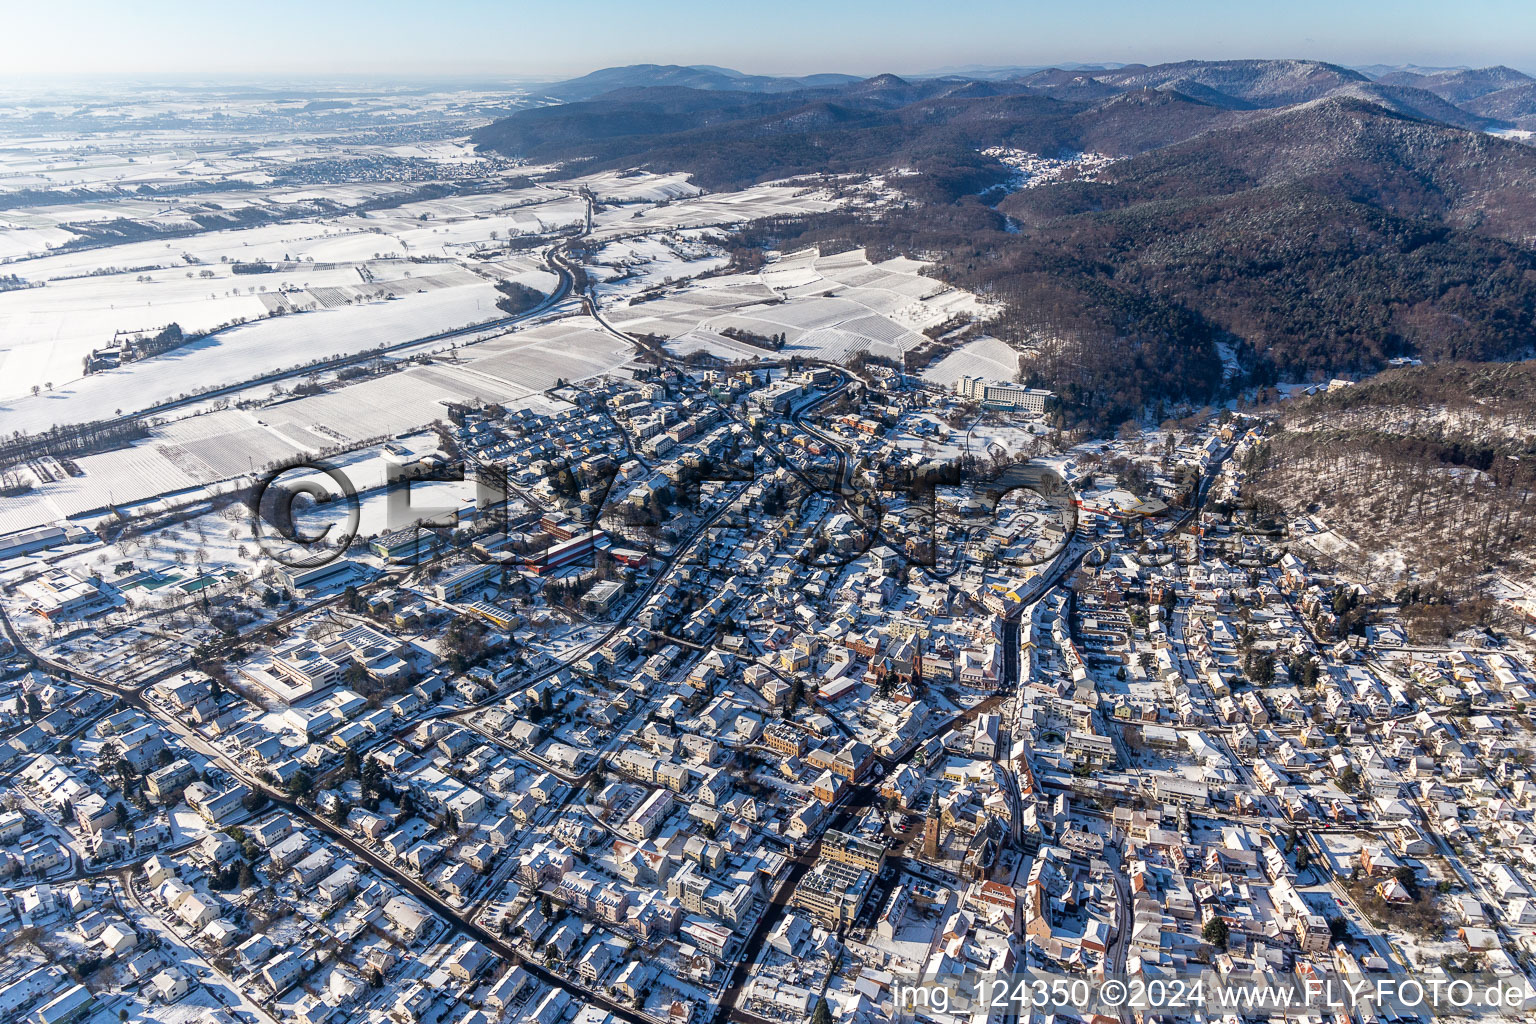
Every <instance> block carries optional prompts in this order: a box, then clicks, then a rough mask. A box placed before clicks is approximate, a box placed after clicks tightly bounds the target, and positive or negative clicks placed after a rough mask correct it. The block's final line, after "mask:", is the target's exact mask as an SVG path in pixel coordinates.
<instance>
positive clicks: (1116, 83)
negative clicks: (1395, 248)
mask: <svg viewBox="0 0 1536 1024" xmlns="http://www.w3.org/2000/svg"><path fill="white" fill-rule="evenodd" d="M907 77H908V78H909V79H911V80H914V81H924V80H932V79H942V80H961V81H975V82H992V83H1007V84H1009V85H1012V86H1022V87H1024V88H1026V89H1028V90H1030V91H1039V92H1044V93H1047V94H1057V93H1070V94H1072V96H1073V97H1074V98H1078V99H1083V98H1089V97H1090V96H1092V97H1093V98H1104V97H1106V96H1108V95H1112V94H1113V93H1116V92H1124V91H1127V90H1130V89H1138V88H1151V89H1172V90H1175V91H1177V92H1180V93H1182V94H1183V95H1186V96H1189V97H1190V98H1192V99H1198V100H1205V101H1206V102H1209V103H1212V104H1214V105H1215V106H1221V107H1227V108H1230V109H1257V108H1262V107H1272V106H1278V105H1281V104H1285V103H1297V102H1304V101H1306V100H1310V99H1318V98H1321V97H1322V96H1325V95H1330V94H1333V93H1337V92H1341V91H1349V93H1350V94H1352V95H1356V96H1364V97H1367V98H1374V99H1376V100H1377V101H1378V102H1382V103H1383V104H1384V105H1385V106H1388V107H1389V108H1391V109H1395V110H1399V111H1401V112H1404V113H1409V114H1411V115H1412V116H1418V117H1427V118H1431V119H1434V120H1440V121H1444V122H1445V123H1447V124H1455V125H1458V126H1460V127H1467V128H1480V129H1489V128H1511V127H1519V128H1526V129H1536V78H1532V77H1531V76H1529V75H1526V74H1524V73H1523V72H1520V71H1516V70H1515V69H1513V68H1508V67H1502V66H1498V67H1488V68H1425V67H1420V66H1418V65H1384V64H1375V65H1369V66H1366V67H1362V68H1347V67H1343V66H1340V65H1336V64H1326V63H1322V62H1319V61H1305V60H1238V61H1193V60H1191V61H1181V62H1178V63H1173V64H1158V65H1152V66H1148V65H1144V64H1116V63H1094V64H1065V65H1060V66H1053V67H1038V66H1021V65H963V66H953V67H943V68H937V69H934V70H932V71H926V72H923V73H921V74H917V75H910V76H907ZM859 81H862V79H860V78H859V77H857V76H854V75H844V74H817V75H802V76H775V75H749V74H745V73H743V72H741V71H736V70H734V69H731V68H724V67H718V66H715V65H706V64H695V65H687V66H684V65H676V64H633V65H629V66H627V67H614V68H604V69H602V70H600V71H594V72H592V73H591V74H588V75H583V76H582V77H580V78H573V79H570V80H567V81H563V82H556V83H553V84H551V85H548V86H544V87H543V88H542V89H540V90H539V92H540V93H541V94H542V95H545V96H547V97H549V98H551V99H556V100H560V101H562V102H567V103H569V102H579V101H582V100H589V99H593V98H595V97H598V96H602V95H603V94H605V93H610V92H616V91H621V90H633V89H649V88H671V87H678V88H685V89H698V90H708V91H728V92H748V93H793V92H801V91H805V90H815V89H825V88H836V87H839V86H847V85H852V84H854V83H857V82H859ZM1372 84H1374V85H1376V86H1377V87H1378V88H1377V89H1374V90H1373V89H1370V88H1369V86H1371V85H1372ZM1402 90H1419V91H1422V92H1425V93H1429V94H1431V95H1432V96H1433V97H1435V99H1437V100H1440V101H1442V102H1439V103H1436V102H1434V100H1431V99H1429V98H1427V97H1424V96H1420V95H1418V94H1417V93H1414V92H1404V91H1402ZM1453 108H1456V109H1453Z"/></svg>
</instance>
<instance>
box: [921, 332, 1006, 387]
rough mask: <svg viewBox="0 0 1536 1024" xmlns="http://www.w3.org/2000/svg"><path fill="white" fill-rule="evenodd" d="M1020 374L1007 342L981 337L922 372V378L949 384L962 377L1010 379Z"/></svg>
mask: <svg viewBox="0 0 1536 1024" xmlns="http://www.w3.org/2000/svg"><path fill="white" fill-rule="evenodd" d="M1018 375H1019V354H1018V352H1016V351H1014V349H1012V348H1011V347H1010V346H1009V345H1008V343H1007V342H1004V341H1000V340H999V339H997V338H992V337H984V338H977V339H975V340H974V341H968V342H966V343H965V344H964V345H962V346H960V347H959V348H957V349H955V350H954V351H953V352H951V353H949V354H948V355H946V356H945V357H944V358H943V359H940V360H939V361H938V362H936V363H934V364H933V365H932V366H930V367H928V369H926V370H924V371H923V380H926V381H928V382H929V383H930V384H938V385H941V386H943V387H949V386H950V385H952V384H954V383H955V381H957V380H959V379H960V378H961V377H980V378H983V379H985V380H1013V379H1015V378H1016V377H1017V376H1018Z"/></svg>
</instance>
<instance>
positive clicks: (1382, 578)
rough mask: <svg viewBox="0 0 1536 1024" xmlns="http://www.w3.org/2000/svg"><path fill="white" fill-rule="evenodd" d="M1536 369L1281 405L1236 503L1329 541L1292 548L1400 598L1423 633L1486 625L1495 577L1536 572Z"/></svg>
mask: <svg viewBox="0 0 1536 1024" xmlns="http://www.w3.org/2000/svg"><path fill="white" fill-rule="evenodd" d="M1533 394H1536V363H1515V364H1491V365H1490V364H1467V363H1447V364H1442V365H1440V366H1425V367H1413V368H1405V369H1394V370H1388V371H1386V372H1385V373H1382V374H1381V375H1379V376H1377V377H1375V378H1373V379H1372V380H1370V381H1367V382H1364V383H1361V384H1357V385H1355V386H1353V387H1346V388H1342V389H1340V390H1335V391H1329V392H1325V393H1321V394H1318V395H1315V396H1312V397H1309V398H1305V399H1302V400H1299V401H1293V402H1286V403H1283V404H1282V405H1281V406H1279V407H1278V408H1276V409H1275V410H1274V414H1275V416H1276V420H1277V423H1278V426H1279V428H1280V429H1279V430H1278V432H1277V433H1275V434H1274V435H1273V436H1272V437H1271V438H1270V439H1268V440H1266V441H1265V442H1264V443H1263V444H1262V445H1260V446H1259V447H1258V448H1257V449H1255V450H1254V452H1253V453H1252V455H1251V457H1250V458H1249V459H1248V461H1247V463H1246V464H1245V467H1244V468H1245V469H1246V470H1247V472H1248V479H1247V480H1246V481H1245V483H1244V496H1245V498H1246V500H1249V501H1251V502H1252V503H1253V504H1254V505H1255V506H1256V507H1258V508H1259V509H1260V510H1261V511H1262V512H1264V513H1267V514H1270V515H1274V516H1276V517H1277V518H1280V519H1283V520H1285V521H1292V520H1295V519H1296V518H1298V517H1301V516H1304V515H1312V516H1314V517H1315V518H1316V519H1317V520H1318V521H1320V522H1321V523H1322V524H1323V525H1325V526H1327V527H1329V528H1330V530H1329V531H1328V532H1326V533H1323V534H1318V535H1311V534H1309V532H1308V531H1307V530H1305V529H1302V530H1296V531H1293V533H1294V534H1295V535H1296V538H1297V543H1298V544H1300V545H1302V546H1305V547H1307V548H1309V549H1310V550H1312V551H1314V552H1318V553H1321V554H1323V555H1324V556H1325V557H1327V558H1330V559H1332V560H1334V561H1336V562H1338V563H1339V564H1341V565H1342V566H1344V567H1345V568H1347V569H1349V570H1350V571H1351V572H1353V573H1355V574H1358V575H1359V576H1361V577H1364V578H1366V579H1369V580H1372V581H1374V582H1377V583H1379V584H1381V585H1382V587H1383V591H1384V593H1385V595H1386V596H1387V597H1388V598H1389V599H1391V598H1394V597H1396V598H1400V599H1401V600H1402V601H1403V602H1404V603H1405V605H1406V607H1405V617H1406V618H1407V620H1408V621H1409V622H1410V623H1411V624H1412V625H1413V626H1414V627H1415V629H1416V630H1418V631H1420V632H1425V633H1428V634H1437V633H1439V634H1443V633H1445V632H1448V631H1451V630H1454V629H1456V628H1459V627H1460V626H1462V625H1466V624H1468V623H1470V622H1475V621H1479V620H1480V619H1485V618H1486V616H1487V615H1488V614H1490V613H1491V612H1492V610H1493V606H1492V604H1491V603H1488V602H1486V601H1485V600H1483V599H1482V598H1481V597H1480V594H1481V593H1482V592H1483V589H1484V588H1483V584H1485V583H1486V582H1487V581H1488V580H1489V578H1490V577H1491V576H1493V575H1494V574H1496V573H1499V572H1509V573H1513V574H1515V575H1517V576H1518V575H1521V574H1523V573H1528V572H1529V571H1530V570H1531V568H1532V567H1533V564H1536V405H1533V404H1532V402H1531V395H1533Z"/></svg>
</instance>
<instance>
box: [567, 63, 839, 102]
mask: <svg viewBox="0 0 1536 1024" xmlns="http://www.w3.org/2000/svg"><path fill="white" fill-rule="evenodd" d="M857 81H859V79H858V76H856V75H832V74H828V75H806V76H804V77H801V78H777V77H773V76H769V75H747V74H743V73H742V72H740V71H733V70H731V69H730V68H720V67H714V66H711V65H705V64H697V65H693V66H689V67H684V66H681V65H677V64H632V65H630V66H628V67H622V68H603V69H602V70H601V71H594V72H592V73H591V74H589V75H582V76H581V77H580V78H572V79H570V80H569V81H565V82H556V83H555V84H553V85H550V86H546V87H544V88H543V89H541V90H538V91H539V92H541V93H542V94H543V95H546V96H550V97H553V98H554V99H557V100H562V101H565V102H572V101H576V100H586V99H591V98H592V97H594V96H600V95H602V94H603V93H606V92H613V91H614V90H617V89H645V88H655V87H666V86H674V87H680V88H684V89H707V90H726V91H729V92H793V91H795V90H797V89H815V88H820V87H824V86H837V85H847V84H849V83H852V82H857Z"/></svg>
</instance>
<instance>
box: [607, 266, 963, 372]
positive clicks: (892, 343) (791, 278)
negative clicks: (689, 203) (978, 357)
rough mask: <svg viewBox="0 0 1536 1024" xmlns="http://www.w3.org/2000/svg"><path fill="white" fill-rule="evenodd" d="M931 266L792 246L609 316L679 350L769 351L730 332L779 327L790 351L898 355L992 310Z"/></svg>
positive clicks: (753, 354)
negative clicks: (757, 267)
mask: <svg viewBox="0 0 1536 1024" xmlns="http://www.w3.org/2000/svg"><path fill="white" fill-rule="evenodd" d="M925 265H926V264H923V263H920V262H918V261H916V260H909V259H903V258H897V259H892V260H886V261H885V262H883V263H871V262H870V261H869V259H868V258H867V257H866V256H865V254H864V252H863V251H862V250H853V251H850V252H843V253H838V254H836V255H831V256H819V255H817V254H816V253H815V252H814V251H805V252H799V253H792V254H789V255H786V256H784V257H782V258H780V259H778V260H777V261H775V262H773V263H770V264H769V265H768V266H767V267H765V268H764V269H763V270H762V271H760V272H759V273H755V274H732V275H724V276H721V277H715V278H709V279H706V280H703V281H694V282H690V283H689V284H687V285H686V286H683V287H680V288H678V289H676V290H675V291H672V292H669V293H667V294H665V295H663V296H661V297H658V298H654V299H650V300H647V301H644V302H639V303H636V304H634V305H631V306H628V307H623V308H619V309H616V310H613V311H611V312H610V313H609V319H610V320H611V321H613V323H614V324H615V325H616V326H621V327H622V329H624V330H629V331H635V332H642V333H648V334H658V335H662V336H664V337H668V338H671V339H673V340H672V343H671V345H670V346H669V348H670V349H671V350H672V351H674V352H676V353H678V354H679V355H687V354H689V353H691V352H696V351H705V352H709V353H711V354H712V355H716V356H719V357H721V358H725V359H732V360H736V359H753V358H762V357H763V356H764V355H765V353H766V350H765V349H763V348H761V347H758V346H756V345H752V344H749V343H746V342H742V341H738V340H735V339H732V338H730V337H727V336H726V335H725V334H724V332H725V331H727V330H736V331H739V332H745V333H748V334H754V335H762V336H770V337H771V336H776V335H780V334H782V335H783V336H784V342H785V344H784V347H783V349H782V350H780V355H781V356H782V357H785V358H787V357H789V356H795V355H799V356H805V357H809V358H815V359H824V360H828V361H838V360H842V359H846V358H847V357H848V356H850V355H852V354H853V353H855V352H868V353H870V354H872V355H878V356H885V357H887V358H893V359H894V358H900V357H901V355H902V354H903V353H905V352H907V351H909V350H911V349H913V348H916V347H917V346H918V345H921V344H922V343H923V342H924V340H925V339H924V335H923V333H922V332H923V331H924V330H926V329H928V328H930V327H934V326H937V325H939V324H942V323H944V322H945V321H947V320H949V319H951V318H953V317H955V316H958V315H966V316H978V317H984V316H985V315H986V314H987V313H988V309H987V307H986V306H985V305H984V304H983V303H982V302H981V301H980V300H979V299H977V298H976V297H975V296H973V295H971V294H969V293H967V292H962V291H958V290H956V289H953V288H950V287H948V286H947V285H945V284H943V283H942V282H939V281H936V280H934V279H933V278H930V277H925V276H923V275H922V273H921V271H922V269H923V267H924V266H925Z"/></svg>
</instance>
